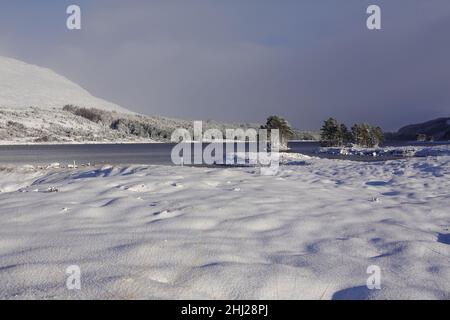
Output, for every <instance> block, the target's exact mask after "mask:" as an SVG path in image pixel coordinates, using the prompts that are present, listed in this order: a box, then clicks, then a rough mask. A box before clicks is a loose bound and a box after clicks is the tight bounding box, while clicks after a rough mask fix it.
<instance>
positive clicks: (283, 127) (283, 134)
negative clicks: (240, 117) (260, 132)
mask: <svg viewBox="0 0 450 320" xmlns="http://www.w3.org/2000/svg"><path fill="white" fill-rule="evenodd" d="M261 129H267V130H268V132H269V134H270V130H272V129H278V130H279V133H280V140H281V141H280V143H281V146H282V147H287V142H288V140H289V139H290V138H291V137H292V136H293V135H294V130H292V128H291V125H290V124H289V122H287V121H286V120H285V119H283V118H281V117H278V116H270V117H269V118H267V122H266V124H265V125H263V126H261Z"/></svg>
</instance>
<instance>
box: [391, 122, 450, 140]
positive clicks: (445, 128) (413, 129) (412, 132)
mask: <svg viewBox="0 0 450 320" xmlns="http://www.w3.org/2000/svg"><path fill="white" fill-rule="evenodd" d="M387 138H388V139H390V140H417V139H419V140H435V141H443V140H444V141H447V140H450V117H449V118H439V119H435V120H431V121H427V122H424V123H418V124H412V125H408V126H405V127H403V128H401V129H400V130H398V131H397V132H396V133H391V134H389V135H388V136H387Z"/></svg>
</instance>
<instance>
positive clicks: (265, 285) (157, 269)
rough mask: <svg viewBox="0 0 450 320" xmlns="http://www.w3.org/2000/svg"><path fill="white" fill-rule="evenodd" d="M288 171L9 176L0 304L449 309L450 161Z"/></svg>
mask: <svg viewBox="0 0 450 320" xmlns="http://www.w3.org/2000/svg"><path fill="white" fill-rule="evenodd" d="M283 163H284V164H283V165H282V166H281V168H280V172H279V173H278V175H276V176H262V175H260V174H259V170H258V169H257V168H225V169H224V168H192V167H170V166H133V167H102V168H82V169H76V170H62V169H57V168H52V169H46V170H36V169H34V168H32V167H25V168H3V169H2V170H1V172H0V190H1V191H2V192H1V193H0V217H1V224H0V288H1V290H0V298H8V299H14V298H30V299H36V298H50V299H51V298H75V299H82V298H102V299H109V298H120V299H143V298H145V299H157V298H169V299H172V298H187V299H229V298H232V299H237V298H245V299H261V298H267V299H286V298H288V299H305V298H311V299H345V298H347V299H356V298H362V299H382V298H387V299H392V298H406V299H414V298H426V299H449V298H450V263H449V261H450V260H449V259H450V215H449V213H450V212H449V208H450V193H449V190H450V179H449V174H450V156H440V157H428V158H409V159H404V160H396V161H389V162H385V163H383V162H380V163H362V162H350V161H338V160H327V159H317V158H309V157H305V156H302V155H292V156H286V155H285V156H283ZM56 191H58V192H56ZM71 265H77V266H79V267H80V269H81V281H82V287H81V290H73V291H69V290H68V289H67V288H66V279H67V277H68V275H67V274H66V269H67V267H69V266H71ZM370 265H377V266H379V267H380V268H381V288H382V289H381V290H373V291H372V290H369V289H367V288H366V280H367V278H368V276H369V275H368V274H366V270H367V267H368V266H370Z"/></svg>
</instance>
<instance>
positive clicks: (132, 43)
mask: <svg viewBox="0 0 450 320" xmlns="http://www.w3.org/2000/svg"><path fill="white" fill-rule="evenodd" d="M69 4H78V5H80V6H81V9H82V30H81V31H69V30H67V29H66V18H67V15H66V13H65V11H66V7H67V6H68V5H69ZM369 4H378V5H380V7H381V9H382V30H381V31H369V30H368V29H367V28H366V19H367V14H366V9H367V7H368V5H369ZM0 55H5V56H10V57H14V58H17V59H20V60H24V61H26V62H29V63H33V64H37V65H41V66H45V67H49V68H51V69H53V70H55V71H56V72H58V73H60V74H62V75H64V76H66V77H67V78H69V79H71V80H72V81H74V82H76V83H78V84H80V85H81V86H83V87H84V88H86V89H87V90H89V91H90V92H91V93H92V94H94V95H96V96H99V97H102V98H105V99H107V100H110V101H112V102H115V103H118V104H120V105H122V106H123V107H125V108H128V109H130V110H133V111H137V112H142V113H145V114H150V115H164V116H170V117H179V118H188V119H217V120H226V121H242V122H262V121H263V120H264V119H265V118H266V117H267V116H268V115H271V114H279V115H281V116H284V117H286V118H287V119H288V120H289V121H290V122H291V123H292V124H293V125H294V126H296V127H299V128H301V129H318V128H320V126H321V124H322V121H323V120H324V119H325V118H327V117H329V116H335V117H337V118H338V119H339V120H341V121H343V122H346V123H347V124H349V125H351V124H352V123H353V122H359V121H367V122H370V123H373V124H376V125H381V126H382V127H383V128H384V129H386V130H392V129H396V128H398V127H400V126H402V125H404V124H408V123H412V122H420V121H424V120H428V119H432V118H436V117H439V116H450V62H449V57H450V1H449V0H395V1H392V0H388V1H377V0H371V1H366V0H345V1H341V0H292V1H290V0H282V1H280V0H180V1H175V0H142V1H140V0H127V1H123V0H86V1H83V0H81V1H62V0H53V1H51V0H40V1H34V0H28V1H27V0H1V4H0Z"/></svg>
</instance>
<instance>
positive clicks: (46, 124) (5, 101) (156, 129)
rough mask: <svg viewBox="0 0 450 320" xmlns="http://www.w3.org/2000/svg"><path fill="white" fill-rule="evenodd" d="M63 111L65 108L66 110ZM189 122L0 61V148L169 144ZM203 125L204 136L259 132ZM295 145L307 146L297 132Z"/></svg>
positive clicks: (189, 126)
mask: <svg viewBox="0 0 450 320" xmlns="http://www.w3.org/2000/svg"><path fill="white" fill-rule="evenodd" d="M64 106H65V107H64ZM192 126H193V122H192V121H191V120H181V119H170V118H165V117H158V116H146V115H140V114H137V113H134V112H131V111H129V110H127V109H125V108H123V107H120V106H118V105H115V104H113V103H110V102H108V101H105V100H102V99H98V98H96V97H94V96H92V95H91V94H90V93H89V92H87V91H86V90H84V89H83V88H81V87H80V86H79V85H77V84H75V83H73V82H71V81H70V80H68V79H66V78H64V77H62V76H60V75H58V74H57V73H55V72H53V71H52V70H49V69H46V68H41V67H38V66H34V65H30V64H27V63H24V62H21V61H18V60H15V59H10V58H5V57H1V56H0V144H17V143H129V142H168V141H170V137H171V134H172V132H173V131H174V130H175V129H177V128H185V129H188V130H192ZM259 126H260V125H259V124H249V123H224V122H218V121H212V120H208V121H204V122H203V127H204V130H207V129H213V128H214V129H219V130H221V131H222V132H225V129H233V128H243V129H246V128H259ZM294 132H295V135H294V137H293V139H294V140H311V139H314V138H315V136H314V134H313V133H310V132H301V131H298V130H295V131H294Z"/></svg>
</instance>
